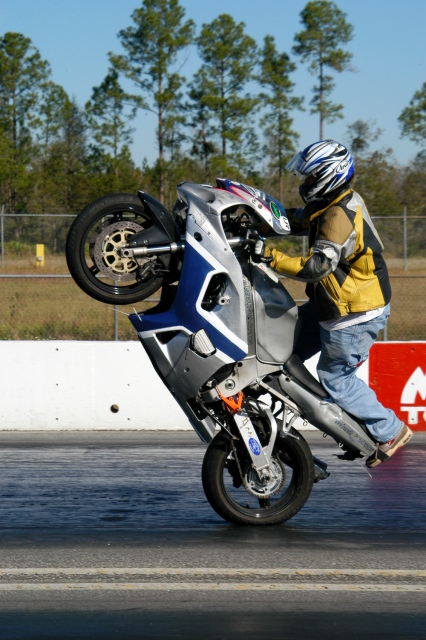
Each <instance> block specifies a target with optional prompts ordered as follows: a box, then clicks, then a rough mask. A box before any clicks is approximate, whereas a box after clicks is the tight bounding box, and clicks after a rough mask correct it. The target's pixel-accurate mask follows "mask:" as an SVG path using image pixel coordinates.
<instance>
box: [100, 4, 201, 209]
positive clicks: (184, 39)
mask: <svg viewBox="0 0 426 640" xmlns="http://www.w3.org/2000/svg"><path fill="white" fill-rule="evenodd" d="M184 15H185V10H184V9H183V7H181V5H180V4H179V2H178V0H144V1H143V3H142V7H141V8H140V9H135V11H134V12H133V14H132V19H133V26H130V27H128V28H127V29H124V30H122V31H120V33H119V37H120V40H121V43H122V45H123V47H124V49H125V50H126V55H125V56H112V57H111V60H112V62H113V63H114V65H115V67H116V68H117V69H119V70H121V71H122V72H123V73H125V75H126V76H127V77H128V78H130V79H131V80H133V82H134V83H135V84H136V85H137V86H138V87H139V89H140V90H141V93H142V96H143V103H142V102H141V104H142V106H143V108H145V109H148V110H149V111H153V112H154V113H155V114H156V116H157V141H158V160H159V182H160V185H159V186H160V201H161V202H164V163H165V158H164V137H165V134H166V129H167V121H166V120H165V119H166V116H167V113H168V111H169V110H170V109H172V107H175V106H176V102H177V100H178V98H179V96H180V94H179V90H180V88H181V86H182V84H183V82H184V78H183V77H182V76H181V75H179V73H177V72H174V71H172V67H173V65H174V64H175V63H176V61H177V59H178V55H179V53H180V52H181V51H182V50H183V49H184V48H185V47H187V46H188V45H189V44H190V43H191V42H192V39H193V34H194V23H193V21H192V20H187V21H186V22H183V18H184Z"/></svg>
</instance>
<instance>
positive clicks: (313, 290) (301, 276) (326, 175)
mask: <svg viewBox="0 0 426 640" xmlns="http://www.w3.org/2000/svg"><path fill="white" fill-rule="evenodd" d="M286 168H287V169H288V170H289V171H291V172H292V173H294V174H295V175H298V176H301V177H302V178H303V179H304V182H303V183H302V184H301V186H300V188H299V193H300V195H301V197H302V199H303V201H304V202H305V205H306V206H305V207H304V208H303V209H293V210H289V211H287V213H288V216H289V219H290V222H291V224H292V231H293V232H295V233H300V234H301V235H303V234H306V232H307V234H308V235H309V255H308V257H307V258H304V257H290V256H287V255H285V254H284V253H281V252H280V251H277V250H276V249H272V251H271V250H270V249H269V248H268V247H266V246H265V245H264V243H263V241H262V240H259V241H258V242H257V243H256V247H255V255H256V256H257V258H258V259H260V260H262V261H264V262H268V263H270V266H271V267H272V268H273V269H275V270H276V271H278V272H280V273H283V274H285V275H287V276H290V277H294V278H297V279H298V280H304V281H305V282H307V286H306V294H307V296H308V298H309V301H308V302H307V303H305V304H303V305H301V306H300V307H299V318H300V321H301V325H302V327H301V332H300V335H301V339H299V341H298V343H297V344H296V348H295V352H296V353H297V354H298V355H299V356H300V357H301V359H302V360H307V359H308V358H310V357H311V356H313V355H314V354H315V353H318V351H321V355H320V359H319V362H318V366H317V371H318V377H319V379H320V381H321V384H322V385H323V387H324V388H325V389H326V391H327V392H328V393H329V394H330V396H331V398H333V400H334V401H335V402H336V404H338V405H339V406H340V407H341V408H342V409H344V410H345V411H347V412H348V413H350V414H351V415H353V416H355V417H356V418H358V419H360V420H362V421H364V423H365V425H366V427H367V429H368V431H369V432H370V433H371V435H372V437H373V438H374V440H375V441H376V443H377V448H376V453H374V454H373V455H371V456H370V457H369V458H367V461H366V464H367V466H368V467H375V466H376V465H378V464H380V462H382V460H386V459H387V457H390V456H392V455H393V454H394V453H395V452H396V451H397V450H398V449H400V448H401V447H403V446H404V445H405V444H407V442H408V441H409V440H410V438H411V437H412V435H413V433H412V431H411V430H410V429H409V428H408V427H407V426H406V425H405V424H404V423H403V422H401V421H400V420H399V419H398V418H397V416H396V415H395V413H394V412H393V411H392V410H391V409H386V408H385V407H383V405H381V404H380V402H379V401H378V400H377V397H376V395H375V393H374V391H373V390H372V389H370V388H369V386H368V385H367V384H366V383H365V382H363V381H362V380H361V379H360V378H359V377H358V376H357V375H356V371H357V367H359V366H360V365H361V364H362V363H363V362H364V361H365V360H366V359H367V357H368V353H369V350H370V348H371V346H372V344H373V342H374V341H375V340H376V338H377V335H378V333H379V331H380V330H382V329H384V327H385V326H386V323H387V320H388V317H389V313H390V304H389V303H390V299H391V288H390V283H389V276H388V271H387V267H386V263H385V261H384V259H383V256H382V250H383V245H382V243H381V241H380V238H379V236H378V233H377V231H376V229H375V227H374V225H373V223H372V221H371V218H370V216H369V214H368V211H367V208H366V206H365V204H364V201H363V200H362V198H361V196H359V195H358V193H356V191H354V190H353V189H351V188H350V186H349V183H350V182H351V180H352V178H353V176H354V166H353V160H352V157H351V155H350V153H349V152H348V150H347V149H346V148H345V147H344V146H343V145H341V144H339V143H338V142H335V141H333V140H323V141H320V142H315V143H314V144H311V145H309V146H308V147H306V149H304V150H303V151H301V152H299V153H297V154H296V155H295V156H294V158H293V159H292V160H291V161H290V162H289V163H288V165H287V167H286ZM378 450H379V451H380V453H378Z"/></svg>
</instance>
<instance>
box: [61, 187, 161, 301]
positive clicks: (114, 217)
mask: <svg viewBox="0 0 426 640" xmlns="http://www.w3.org/2000/svg"><path fill="white" fill-rule="evenodd" d="M151 224H152V220H151V216H150V214H149V213H148V212H147V211H145V208H144V206H143V204H142V203H141V201H140V200H139V198H138V197H137V196H135V195H133V194H128V193H118V194H112V195H108V196H105V197H103V198H99V199H98V200H95V201H94V202H92V203H90V204H89V205H88V206H87V207H86V208H85V209H83V211H82V212H81V213H80V214H79V215H78V216H77V218H76V219H75V220H74V222H73V224H72V225H71V228H70V230H69V232H68V236H67V241H66V249H65V251H66V258H67V264H68V268H69V270H70V273H71V275H72V277H73V278H74V280H75V282H76V283H77V284H78V286H79V287H80V288H81V289H82V290H83V291H84V292H85V293H87V294H88V295H89V296H91V297H92V298H94V299H95V300H99V301H100V302H106V303H108V304H117V305H123V304H134V303H136V302H140V301H141V300H145V299H146V298H148V297H149V296H150V295H152V294H153V293H154V292H155V291H157V290H158V289H160V288H161V286H162V283H163V277H162V276H150V277H149V278H148V279H146V280H144V281H141V280H138V272H139V271H140V266H139V265H138V263H137V262H136V261H135V260H134V259H133V258H127V259H125V258H121V257H120V255H119V254H118V253H117V249H118V248H121V246H123V245H125V244H128V242H129V240H130V239H131V237H132V235H134V234H136V233H140V232H141V231H143V230H144V229H146V228H148V227H150V226H151Z"/></svg>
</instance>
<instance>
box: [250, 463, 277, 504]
mask: <svg viewBox="0 0 426 640" xmlns="http://www.w3.org/2000/svg"><path fill="white" fill-rule="evenodd" d="M269 468H270V470H271V471H272V473H271V476H270V477H269V479H267V480H261V479H260V478H259V476H258V475H257V472H256V471H255V469H253V467H249V468H248V469H247V471H246V473H245V475H244V487H245V489H246V491H248V492H249V493H251V494H252V495H253V496H256V498H266V497H268V496H270V495H273V494H274V493H277V492H278V491H279V490H280V489H281V487H282V486H283V484H284V482H285V467H284V464H283V463H282V462H281V461H280V460H277V459H275V458H272V459H271V461H270V463H269Z"/></svg>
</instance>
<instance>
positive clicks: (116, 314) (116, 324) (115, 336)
mask: <svg viewBox="0 0 426 640" xmlns="http://www.w3.org/2000/svg"><path fill="white" fill-rule="evenodd" d="M114 340H115V342H117V340H118V309H117V305H116V304H115V305H114Z"/></svg>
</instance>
